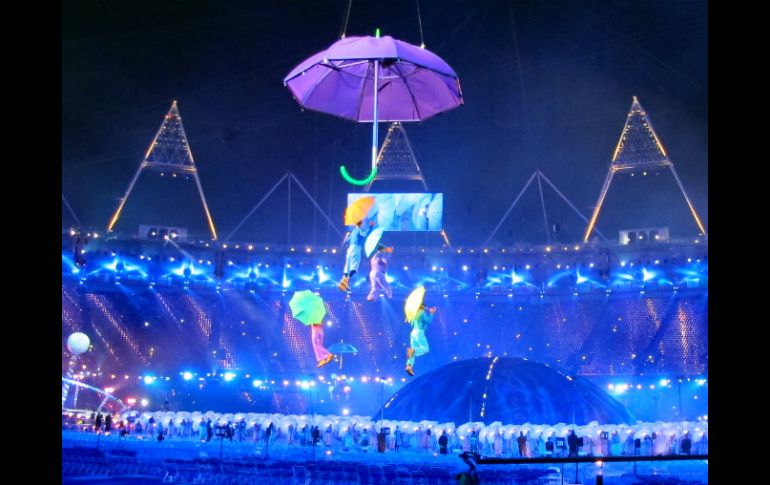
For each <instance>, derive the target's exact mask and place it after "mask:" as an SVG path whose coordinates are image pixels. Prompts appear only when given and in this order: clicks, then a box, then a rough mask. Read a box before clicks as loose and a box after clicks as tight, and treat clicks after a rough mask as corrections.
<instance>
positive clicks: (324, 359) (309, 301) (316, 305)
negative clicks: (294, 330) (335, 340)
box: [289, 290, 334, 367]
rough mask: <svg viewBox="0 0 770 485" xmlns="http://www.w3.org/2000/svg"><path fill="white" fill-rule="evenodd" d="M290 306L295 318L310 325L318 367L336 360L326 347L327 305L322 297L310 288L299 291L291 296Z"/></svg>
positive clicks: (311, 340) (311, 339)
mask: <svg viewBox="0 0 770 485" xmlns="http://www.w3.org/2000/svg"><path fill="white" fill-rule="evenodd" d="M289 307H290V308H291V313H292V315H293V316H294V318H296V319H297V320H299V321H300V322H302V324H303V325H309V326H310V342H311V344H312V345H313V352H314V353H315V358H316V360H317V361H318V365H317V366H316V367H323V366H325V365H326V364H328V363H329V362H331V361H332V360H334V354H332V353H331V352H329V351H328V350H326V347H324V328H323V318H324V315H326V307H325V305H324V301H323V300H322V299H321V297H320V296H318V295H316V294H315V293H313V292H312V291H310V290H303V291H297V292H295V293H294V295H293V296H292V297H291V300H290V301H289Z"/></svg>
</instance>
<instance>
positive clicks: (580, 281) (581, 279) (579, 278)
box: [576, 263, 593, 284]
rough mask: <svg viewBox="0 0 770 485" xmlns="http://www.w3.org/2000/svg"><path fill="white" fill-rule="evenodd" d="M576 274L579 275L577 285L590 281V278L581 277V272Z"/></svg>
mask: <svg viewBox="0 0 770 485" xmlns="http://www.w3.org/2000/svg"><path fill="white" fill-rule="evenodd" d="M592 265H593V263H592ZM576 274H577V284H581V283H585V282H586V281H588V278H586V277H585V276H583V275H581V274H580V271H577V272H576Z"/></svg>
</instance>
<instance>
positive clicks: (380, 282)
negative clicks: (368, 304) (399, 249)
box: [366, 245, 393, 301]
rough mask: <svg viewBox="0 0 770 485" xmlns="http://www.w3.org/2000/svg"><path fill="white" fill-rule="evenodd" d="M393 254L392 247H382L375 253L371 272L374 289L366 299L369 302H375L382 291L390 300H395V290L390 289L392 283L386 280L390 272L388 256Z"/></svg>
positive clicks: (370, 280) (370, 277) (370, 276)
mask: <svg viewBox="0 0 770 485" xmlns="http://www.w3.org/2000/svg"><path fill="white" fill-rule="evenodd" d="M392 252H393V248H392V247H385V246H382V245H380V246H379V247H378V248H377V252H376V253H374V256H372V259H371V260H370V261H371V263H372V270H371V271H370V272H369V282H370V283H371V285H372V288H371V290H369V295H368V296H367V297H366V299H367V300H369V301H374V299H375V298H377V295H378V294H379V293H380V291H382V292H384V293H385V296H387V297H388V298H393V290H392V289H391V288H390V283H388V280H387V279H386V278H385V276H386V273H387V272H388V259H387V256H386V255H387V254H388V253H392Z"/></svg>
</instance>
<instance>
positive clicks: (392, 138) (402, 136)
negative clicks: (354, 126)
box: [364, 121, 428, 192]
mask: <svg viewBox="0 0 770 485" xmlns="http://www.w3.org/2000/svg"><path fill="white" fill-rule="evenodd" d="M377 180H419V181H420V182H422V186H423V188H424V189H425V191H426V192H427V191H428V185H427V184H426V183H425V177H423V175H422V171H421V170H420V165H419V164H418V163H417V157H415V156H414V151H413V150H412V145H411V144H410V143H409V138H407V136H406V131H405V130H404V126H403V125H402V124H401V123H400V122H398V121H394V122H393V123H391V124H390V127H389V128H388V134H387V136H386V137H385V141H384V142H383V143H382V147H380V153H379V155H378V156H377V175H376V176H375V177H374V179H373V180H372V181H371V182H369V183H368V184H367V185H366V188H364V192H369V189H371V188H372V184H373V183H374V182H375V181H377Z"/></svg>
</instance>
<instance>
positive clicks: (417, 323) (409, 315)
mask: <svg viewBox="0 0 770 485" xmlns="http://www.w3.org/2000/svg"><path fill="white" fill-rule="evenodd" d="M424 298H425V287H424V286H419V287H417V288H416V289H415V290H414V291H412V293H410V294H409V296H408V297H407V298H406V303H404V314H405V315H406V321H407V322H409V323H410V324H411V325H412V332H411V333H410V334H409V348H408V349H406V369H405V370H406V373H407V374H409V375H410V376H413V375H414V370H413V366H414V360H415V358H416V357H419V356H421V355H425V354H427V353H428V351H429V350H430V347H429V346H428V339H427V338H426V337H425V330H426V329H427V328H428V324H429V323H430V322H431V321H433V316H434V314H435V313H436V307H430V308H427V307H425V305H424V304H423V300H424Z"/></svg>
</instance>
